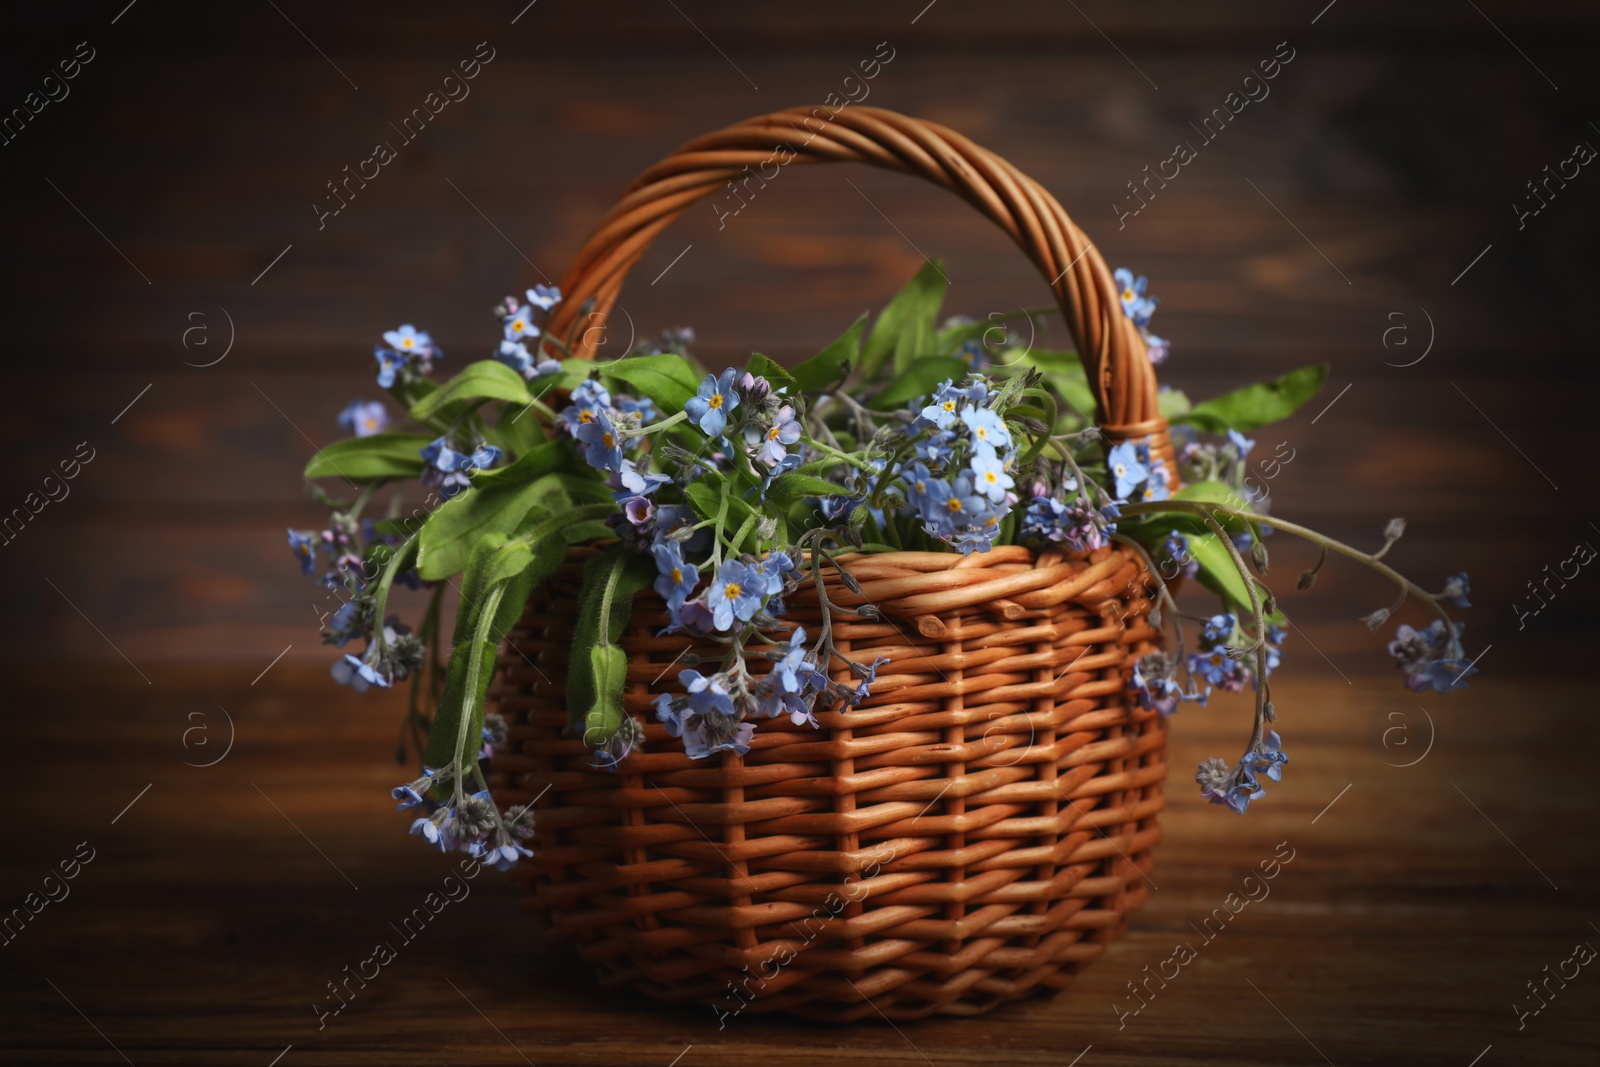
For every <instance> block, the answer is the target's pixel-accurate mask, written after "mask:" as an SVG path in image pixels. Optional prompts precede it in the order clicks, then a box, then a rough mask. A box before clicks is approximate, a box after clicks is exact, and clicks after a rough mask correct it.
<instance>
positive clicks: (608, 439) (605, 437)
mask: <svg viewBox="0 0 1600 1067" xmlns="http://www.w3.org/2000/svg"><path fill="white" fill-rule="evenodd" d="M600 440H602V441H604V442H605V443H606V447H607V448H615V447H616V446H617V439H616V437H615V436H614V435H612V434H609V433H603V434H601V435H600Z"/></svg>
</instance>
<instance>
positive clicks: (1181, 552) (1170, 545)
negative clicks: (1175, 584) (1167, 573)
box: [1161, 531, 1200, 578]
mask: <svg viewBox="0 0 1600 1067" xmlns="http://www.w3.org/2000/svg"><path fill="white" fill-rule="evenodd" d="M1161 549H1162V551H1163V552H1164V553H1166V555H1167V558H1168V559H1170V560H1172V561H1173V562H1174V563H1176V564H1178V573H1179V574H1182V575H1184V576H1185V577H1187V578H1193V577H1194V576H1195V574H1196V573H1197V572H1198V571H1199V570H1200V561H1199V560H1198V559H1196V558H1195V556H1194V553H1193V552H1192V551H1190V549H1189V539H1188V538H1187V537H1185V536H1183V534H1181V533H1177V532H1176V531H1174V532H1173V533H1170V534H1168V535H1167V540H1166V542H1165V543H1164V544H1163V545H1162V546H1161ZM1174 577H1176V575H1174Z"/></svg>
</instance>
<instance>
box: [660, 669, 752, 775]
mask: <svg viewBox="0 0 1600 1067" xmlns="http://www.w3.org/2000/svg"><path fill="white" fill-rule="evenodd" d="M678 681H679V682H680V683H682V684H683V686H684V688H685V689H687V690H688V694H689V695H688V697H687V699H680V700H674V699H673V698H672V697H670V696H668V695H667V694H666V693H662V694H661V695H660V696H658V697H656V718H657V719H659V720H661V722H663V723H665V724H666V727H667V733H668V734H670V735H672V736H673V737H682V738H683V749H684V751H685V752H686V753H688V755H689V757H690V758H691V759H704V758H705V757H706V756H709V755H711V754H712V753H713V752H737V753H739V754H740V755H743V754H744V753H746V752H748V751H750V738H751V736H752V735H753V734H754V733H755V727H754V726H752V725H750V724H749V723H746V722H741V721H740V720H739V718H738V715H737V714H736V713H735V712H734V708H733V698H732V696H731V695H730V694H729V692H728V688H727V685H726V684H725V681H724V679H723V677H722V675H720V674H718V675H712V676H710V677H706V676H705V675H702V674H701V673H700V672H699V671H697V670H693V669H690V670H685V671H680V672H679V673H678Z"/></svg>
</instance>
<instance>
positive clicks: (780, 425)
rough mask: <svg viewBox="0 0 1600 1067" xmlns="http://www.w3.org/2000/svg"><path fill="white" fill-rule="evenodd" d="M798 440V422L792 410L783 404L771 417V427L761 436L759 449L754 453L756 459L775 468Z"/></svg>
mask: <svg viewBox="0 0 1600 1067" xmlns="http://www.w3.org/2000/svg"><path fill="white" fill-rule="evenodd" d="M798 440H800V422H799V420H798V419H796V418H795V417H794V408H792V407H790V406H789V405H788V404H785V405H783V407H781V408H779V409H778V413H777V414H776V415H774V416H773V417H772V425H771V426H769V427H767V430H766V432H765V433H763V434H762V435H761V447H760V448H759V449H758V450H757V451H756V458H757V459H759V460H760V461H761V462H762V463H765V464H767V465H768V466H776V465H777V464H779V463H781V462H783V458H784V457H785V456H787V455H788V454H789V446H790V445H792V444H794V443H795V442H796V441H798Z"/></svg>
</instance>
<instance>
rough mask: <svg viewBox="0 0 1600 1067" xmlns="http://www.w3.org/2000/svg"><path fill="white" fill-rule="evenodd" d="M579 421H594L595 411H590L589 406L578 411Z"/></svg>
mask: <svg viewBox="0 0 1600 1067" xmlns="http://www.w3.org/2000/svg"><path fill="white" fill-rule="evenodd" d="M578 421H579V422H583V423H589V422H593V421H594V412H592V411H590V410H589V409H588V408H585V409H584V410H582V411H580V412H578Z"/></svg>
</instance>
